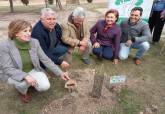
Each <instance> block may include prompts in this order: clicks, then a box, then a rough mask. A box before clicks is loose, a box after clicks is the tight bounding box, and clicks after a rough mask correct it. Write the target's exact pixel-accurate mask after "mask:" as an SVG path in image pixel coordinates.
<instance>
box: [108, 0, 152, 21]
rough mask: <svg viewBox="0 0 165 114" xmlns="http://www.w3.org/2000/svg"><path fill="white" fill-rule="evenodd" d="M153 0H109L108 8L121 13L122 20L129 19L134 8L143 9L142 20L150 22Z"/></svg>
mask: <svg viewBox="0 0 165 114" xmlns="http://www.w3.org/2000/svg"><path fill="white" fill-rule="evenodd" d="M152 4H153V0H108V8H109V9H111V8H114V9H117V10H118V11H119V14H120V17H121V18H127V17H129V14H130V11H131V9H132V8H133V7H142V8H143V15H142V18H143V19H145V20H148V18H149V15H150V12H151V8H152Z"/></svg>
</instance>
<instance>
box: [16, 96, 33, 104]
mask: <svg viewBox="0 0 165 114" xmlns="http://www.w3.org/2000/svg"><path fill="white" fill-rule="evenodd" d="M19 97H20V99H21V101H22V102H24V103H29V102H30V101H31V96H30V95H28V94H25V95H23V94H20V95H19Z"/></svg>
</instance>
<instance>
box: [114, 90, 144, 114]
mask: <svg viewBox="0 0 165 114" xmlns="http://www.w3.org/2000/svg"><path fill="white" fill-rule="evenodd" d="M117 97H118V102H119V104H120V105H121V108H122V109H123V112H124V114H138V113H139V112H140V111H141V109H142V108H141V105H140V103H139V102H138V101H137V99H136V97H137V96H136V94H135V92H133V91H131V90H129V89H128V88H123V89H122V90H121V92H120V93H119V94H118V95H117Z"/></svg>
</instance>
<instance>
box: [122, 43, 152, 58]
mask: <svg viewBox="0 0 165 114" xmlns="http://www.w3.org/2000/svg"><path fill="white" fill-rule="evenodd" d="M131 48H134V49H137V52H136V55H135V58H139V59H140V58H141V57H142V56H143V55H144V53H145V52H147V51H148V49H149V48H150V44H149V43H148V42H140V43H139V42H135V43H133V44H132V45H131V46H130V47H128V46H126V45H125V43H120V51H119V58H120V59H121V60H124V59H127V58H128V55H129V53H130V51H131Z"/></svg>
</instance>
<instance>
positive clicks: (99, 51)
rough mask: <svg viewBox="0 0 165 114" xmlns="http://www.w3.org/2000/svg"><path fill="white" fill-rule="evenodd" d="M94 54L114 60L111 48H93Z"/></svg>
mask: <svg viewBox="0 0 165 114" xmlns="http://www.w3.org/2000/svg"><path fill="white" fill-rule="evenodd" d="M93 54H95V55H96V56H98V57H103V58H105V59H112V57H113V49H112V48H111V47H110V46H100V47H99V48H93Z"/></svg>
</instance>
